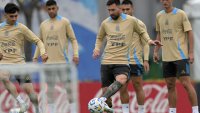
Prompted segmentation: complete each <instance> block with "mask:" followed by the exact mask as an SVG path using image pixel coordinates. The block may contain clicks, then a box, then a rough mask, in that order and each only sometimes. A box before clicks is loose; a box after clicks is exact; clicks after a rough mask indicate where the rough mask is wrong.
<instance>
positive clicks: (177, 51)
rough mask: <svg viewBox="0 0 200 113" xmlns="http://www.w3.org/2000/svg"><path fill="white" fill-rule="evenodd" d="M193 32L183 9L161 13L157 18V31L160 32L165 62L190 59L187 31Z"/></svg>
mask: <svg viewBox="0 0 200 113" xmlns="http://www.w3.org/2000/svg"><path fill="white" fill-rule="evenodd" d="M190 30H192V27H191V24H190V22H189V20H188V17H187V15H186V14H185V12H184V11H183V10H181V9H178V8H174V9H173V11H172V12H170V13H166V12H165V10H162V11H160V12H159V13H158V14H157V16H156V31H157V32H160V38H161V43H162V44H163V46H162V59H163V61H176V60H182V59H188V37H187V33H186V32H187V31H190Z"/></svg>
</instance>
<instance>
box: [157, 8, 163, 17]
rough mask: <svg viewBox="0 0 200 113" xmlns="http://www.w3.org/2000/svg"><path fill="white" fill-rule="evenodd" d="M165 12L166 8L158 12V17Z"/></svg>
mask: <svg viewBox="0 0 200 113" xmlns="http://www.w3.org/2000/svg"><path fill="white" fill-rule="evenodd" d="M163 14H165V10H161V11H159V12H158V13H157V14H156V17H159V16H161V15H163Z"/></svg>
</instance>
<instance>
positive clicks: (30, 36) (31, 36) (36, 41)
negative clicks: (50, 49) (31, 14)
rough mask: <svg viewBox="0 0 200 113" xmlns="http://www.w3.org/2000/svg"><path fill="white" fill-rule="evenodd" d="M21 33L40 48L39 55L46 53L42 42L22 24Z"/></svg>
mask: <svg viewBox="0 0 200 113" xmlns="http://www.w3.org/2000/svg"><path fill="white" fill-rule="evenodd" d="M22 33H23V35H24V37H25V39H27V40H28V41H30V42H32V43H34V44H36V45H37V47H38V48H39V50H40V55H43V54H45V53H46V51H45V48H44V44H43V42H42V41H41V40H40V39H39V38H38V37H37V36H36V35H35V34H34V33H33V32H32V31H31V30H29V29H28V28H27V27H26V26H22Z"/></svg>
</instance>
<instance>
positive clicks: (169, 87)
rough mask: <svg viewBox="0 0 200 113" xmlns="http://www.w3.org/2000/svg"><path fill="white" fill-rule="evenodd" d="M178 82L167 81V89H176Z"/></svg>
mask: <svg viewBox="0 0 200 113" xmlns="http://www.w3.org/2000/svg"><path fill="white" fill-rule="evenodd" d="M175 87H176V84H175V83H173V82H167V89H168V90H175Z"/></svg>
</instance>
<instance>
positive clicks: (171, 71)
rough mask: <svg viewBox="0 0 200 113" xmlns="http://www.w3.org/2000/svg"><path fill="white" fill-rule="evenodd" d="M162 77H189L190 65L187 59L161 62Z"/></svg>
mask: <svg viewBox="0 0 200 113" xmlns="http://www.w3.org/2000/svg"><path fill="white" fill-rule="evenodd" d="M163 75H164V77H165V78H167V77H179V76H189V75H190V65H189V62H188V60H187V59H184V60H177V61H172V62H163Z"/></svg>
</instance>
